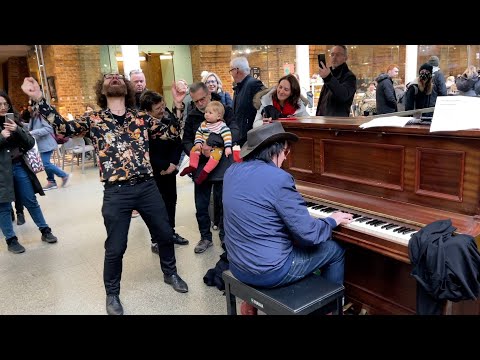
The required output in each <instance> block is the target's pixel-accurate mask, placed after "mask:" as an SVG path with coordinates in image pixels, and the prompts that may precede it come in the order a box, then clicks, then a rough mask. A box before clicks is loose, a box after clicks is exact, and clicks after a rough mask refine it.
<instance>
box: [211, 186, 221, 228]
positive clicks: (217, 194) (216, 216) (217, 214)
mask: <svg viewBox="0 0 480 360" xmlns="http://www.w3.org/2000/svg"><path fill="white" fill-rule="evenodd" d="M222 192H223V182H215V183H213V225H217V226H219V225H220V219H222V218H223V202H222Z"/></svg>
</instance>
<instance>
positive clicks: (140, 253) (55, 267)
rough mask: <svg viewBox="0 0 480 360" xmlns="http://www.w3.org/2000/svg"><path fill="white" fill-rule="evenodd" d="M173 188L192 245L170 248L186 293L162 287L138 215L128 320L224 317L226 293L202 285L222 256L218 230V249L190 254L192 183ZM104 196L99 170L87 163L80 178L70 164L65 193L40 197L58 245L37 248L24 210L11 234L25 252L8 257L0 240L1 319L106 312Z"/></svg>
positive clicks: (194, 232)
mask: <svg viewBox="0 0 480 360" xmlns="http://www.w3.org/2000/svg"><path fill="white" fill-rule="evenodd" d="M67 170H69V167H67ZM38 177H39V179H40V181H41V183H42V184H44V183H45V182H46V179H45V173H40V174H39V176H38ZM177 188H178V194H179V199H178V204H177V216H176V221H177V227H176V230H177V232H178V233H179V234H180V235H182V236H183V237H185V238H187V239H189V240H190V244H189V245H186V246H179V245H175V251H176V257H177V268H178V272H179V274H180V276H181V277H182V278H183V279H184V280H185V281H186V282H187V283H188V286H189V292H188V293H186V294H181V293H177V292H176V291H174V290H173V289H172V287H171V286H170V285H167V284H165V283H164V282H163V274H162V272H161V270H160V263H159V258H158V255H155V254H153V253H152V252H151V250H150V236H149V233H148V229H147V227H146V225H145V223H144V222H143V220H142V218H141V217H137V218H134V219H132V221H131V225H130V232H129V242H128V249H127V251H126V253H125V256H124V259H123V273H122V282H121V293H120V299H121V301H122V303H123V306H124V310H125V314H142V315H149V314H172V315H173V314H226V303H225V297H224V296H223V293H222V292H221V291H219V290H218V289H217V288H215V287H209V286H206V285H205V284H204V283H203V279H202V278H203V275H205V273H206V271H207V270H208V269H209V268H212V267H214V266H215V263H216V262H217V261H218V259H219V255H220V254H221V252H222V249H221V247H220V241H219V239H218V231H213V234H214V244H215V246H213V247H210V248H209V249H208V250H207V251H206V252H205V253H203V254H195V253H194V252H193V249H194V247H195V245H196V243H197V242H198V240H200V235H199V232H198V227H197V223H196V219H195V206H194V200H193V183H192V181H191V180H190V178H188V177H184V178H183V177H178V181H177ZM102 197H103V186H102V185H101V183H100V181H99V177H98V169H97V168H96V167H93V165H92V163H91V162H88V163H87V164H86V166H85V174H82V173H81V170H80V167H78V166H74V173H73V177H72V180H71V182H70V184H69V186H68V187H67V188H65V189H62V188H58V189H56V190H51V191H48V192H46V196H37V198H38V199H39V202H40V205H41V207H42V210H43V213H44V215H45V218H46V220H47V223H48V224H49V225H50V227H51V228H52V230H53V233H54V234H55V235H56V236H57V237H58V239H59V241H58V243H56V244H47V243H45V242H42V241H41V240H40V236H41V234H40V231H39V230H38V228H37V227H36V226H35V224H34V223H33V221H32V219H31V217H30V215H29V214H28V211H27V210H25V218H26V223H25V224H24V225H21V226H17V225H16V224H15V225H14V228H15V231H16V233H17V236H18V238H19V240H20V243H21V244H22V245H23V246H24V247H25V248H26V252H25V253H23V254H12V253H10V252H8V250H7V246H6V243H5V241H4V240H3V241H0V314H106V312H105V289H104V286H103V279H102V271H103V257H104V248H103V244H104V241H105V238H106V233H105V227H104V225H103V218H102V216H101V212H100V209H101V204H102ZM2 239H3V236H2Z"/></svg>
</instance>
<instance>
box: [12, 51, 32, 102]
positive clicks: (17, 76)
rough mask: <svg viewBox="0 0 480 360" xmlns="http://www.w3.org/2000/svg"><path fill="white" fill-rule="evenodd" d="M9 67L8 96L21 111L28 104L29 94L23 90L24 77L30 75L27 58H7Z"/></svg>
mask: <svg viewBox="0 0 480 360" xmlns="http://www.w3.org/2000/svg"><path fill="white" fill-rule="evenodd" d="M7 63H8V65H7V68H8V96H10V99H11V100H12V103H13V106H14V107H15V109H16V110H17V111H20V110H21V108H22V106H27V105H28V96H27V95H25V93H24V92H23V91H22V89H21V86H22V84H23V79H25V77H27V76H29V72H28V65H27V58H26V57H11V58H9V59H8V60H7Z"/></svg>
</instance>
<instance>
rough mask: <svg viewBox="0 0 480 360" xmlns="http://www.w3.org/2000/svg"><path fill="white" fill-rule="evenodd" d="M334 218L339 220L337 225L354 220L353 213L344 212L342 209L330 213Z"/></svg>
mask: <svg viewBox="0 0 480 360" xmlns="http://www.w3.org/2000/svg"><path fill="white" fill-rule="evenodd" d="M330 217H331V218H332V219H334V220H335V221H336V222H337V226H338V225H340V224H349V223H350V222H352V220H353V215H352V214H349V213H346V212H342V211H335V212H333V213H332V215H330Z"/></svg>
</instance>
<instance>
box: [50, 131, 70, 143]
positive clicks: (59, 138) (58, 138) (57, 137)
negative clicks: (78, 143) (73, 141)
mask: <svg viewBox="0 0 480 360" xmlns="http://www.w3.org/2000/svg"><path fill="white" fill-rule="evenodd" d="M50 135H52V137H53V138H54V139H55V141H56V142H57V144H59V145H62V144H65V143H66V142H67V141H68V140H70V138H68V137H66V136H61V135H58V134H52V133H50Z"/></svg>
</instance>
